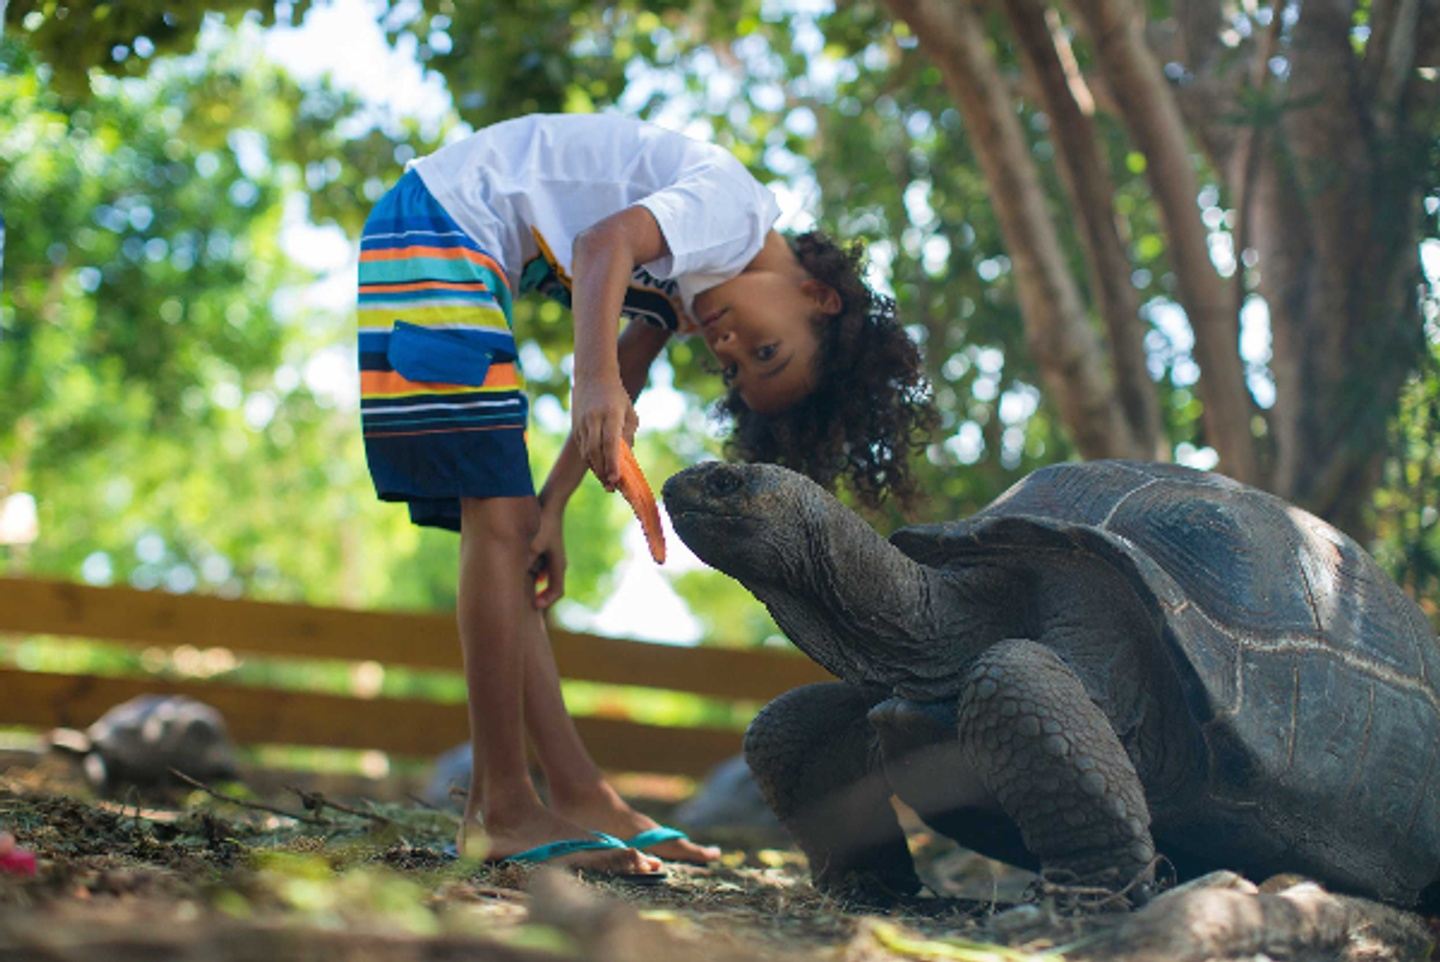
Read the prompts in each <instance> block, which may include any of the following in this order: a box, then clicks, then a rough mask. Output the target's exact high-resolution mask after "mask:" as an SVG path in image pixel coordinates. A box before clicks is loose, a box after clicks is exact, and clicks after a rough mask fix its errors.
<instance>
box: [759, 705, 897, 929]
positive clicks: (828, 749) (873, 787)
mask: <svg viewBox="0 0 1440 962" xmlns="http://www.w3.org/2000/svg"><path fill="white" fill-rule="evenodd" d="M880 697H883V695H878V694H876V693H873V692H872V693H868V694H867V693H866V692H865V691H864V690H862V689H860V688H858V687H856V686H854V685H849V684H846V683H844V682H826V683H821V684H816V685H806V686H804V687H802V688H796V689H794V690H793V691H789V692H786V693H785V694H783V695H781V696H780V697H779V698H777V699H775V700H774V701H772V702H771V703H770V704H769V705H767V706H765V708H764V709H763V710H762V711H761V712H760V714H758V715H757V716H755V720H754V721H752V722H751V723H750V728H749V730H748V731H747V732H746V733H745V760H746V762H748V763H749V765H750V768H751V770H752V771H753V772H754V773H755V778H756V781H757V782H758V784H759V786H760V791H761V793H762V794H763V795H764V796H765V801H766V802H767V803H769V805H770V807H771V808H772V809H773V810H774V811H775V814H776V815H777V816H779V818H780V821H781V822H782V823H783V824H784V826H785V828H786V829H788V830H789V832H790V834H791V835H792V836H794V838H795V841H796V843H797V844H798V845H799V846H800V850H801V851H802V852H804V853H805V856H806V858H808V859H809V860H810V874H811V877H812V879H813V880H814V883H815V887H816V888H818V889H820V890H821V891H823V892H826V893H828V894H830V895H834V896H836V897H838V898H841V899H844V900H846V901H858V902H864V903H869V904H888V903H891V902H893V901H895V900H896V899H897V898H898V897H902V896H907V895H913V894H915V893H916V892H917V891H918V890H919V888H920V879H919V878H918V877H917V876H916V874H915V866H914V863H913V862H912V860H911V858H910V849H909V847H908V846H907V845H906V844H905V833H904V831H903V830H902V829H901V828H900V822H899V820H898V819H897V818H896V815H895V809H894V808H893V807H892V806H891V804H890V795H891V789H890V786H889V784H887V783H886V781H885V778H884V776H883V774H882V772H881V769H880V764H879V759H878V752H877V751H876V750H875V745H874V740H875V734H874V731H873V730H872V729H871V727H870V723H869V721H867V719H866V714H867V713H868V712H869V711H870V708H871V707H872V706H873V705H874V704H875V702H876V701H877V700H878V699H879V698H880Z"/></svg>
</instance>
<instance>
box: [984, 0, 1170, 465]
mask: <svg viewBox="0 0 1440 962" xmlns="http://www.w3.org/2000/svg"><path fill="white" fill-rule="evenodd" d="M1004 7H1005V13H1006V16H1007V17H1008V18H1009V20H1010V25H1011V28H1012V29H1013V30H1014V32H1015V36H1016V39H1017V40H1018V41H1019V50H1020V54H1021V57H1022V59H1023V61H1024V64H1025V69H1026V72H1027V73H1029V74H1030V76H1031V78H1032V80H1033V82H1034V84H1035V86H1036V87H1037V89H1038V91H1039V95H1040V101H1041V104H1042V106H1043V107H1044V110H1045V113H1046V115H1047V116H1048V117H1049V118H1050V131H1051V137H1052V138H1053V139H1054V140H1055V146H1056V150H1055V155H1056V161H1057V164H1058V167H1059V170H1060V175H1061V179H1062V181H1063V182H1064V184H1065V190H1066V192H1067V193H1068V194H1069V196H1070V200H1071V203H1072V204H1073V205H1074V208H1075V212H1076V214H1077V215H1078V219H1079V228H1080V236H1081V241H1082V243H1081V247H1082V249H1083V250H1084V253H1085V260H1086V264H1087V266H1088V267H1089V271H1090V284H1091V289H1092V292H1093V296H1094V298H1095V303H1096V307H1097V309H1098V310H1099V313H1100V316H1101V318H1102V319H1103V321H1104V323H1105V328H1106V331H1107V332H1108V334H1109V339H1110V357H1111V361H1112V368H1113V371H1114V375H1115V383H1116V390H1117V393H1118V394H1119V397H1120V405H1121V408H1122V410H1123V412H1124V414H1125V419H1126V421H1127V422H1128V423H1129V425H1130V430H1131V432H1132V433H1133V434H1134V435H1135V438H1136V442H1137V443H1138V444H1139V446H1140V447H1141V448H1142V449H1143V450H1144V451H1145V452H1146V457H1149V458H1155V459H1157V460H1162V461H1164V460H1169V452H1168V450H1167V443H1166V438H1165V434H1164V429H1163V426H1162V424H1161V419H1160V402H1159V399H1158V397H1157V395H1156V391H1155V384H1154V382H1153V381H1151V380H1150V372H1149V368H1148V367H1147V365H1146V363H1145V343H1144V342H1145V324H1144V323H1143V322H1142V321H1141V319H1140V300H1139V297H1138V296H1137V295H1136V293H1135V286H1134V285H1133V284H1132V283H1131V282H1130V275H1131V272H1132V269H1133V268H1132V265H1131V263H1130V259H1129V257H1128V256H1127V254H1126V249H1125V242H1124V240H1123V239H1122V237H1121V231H1120V225H1119V218H1118V215H1117V214H1116V212H1115V204H1114V200H1115V186H1114V184H1113V182H1112V181H1111V179H1110V173H1109V171H1108V169H1107V167H1106V163H1105V158H1104V156H1103V154H1102V152H1101V149H1100V144H1099V140H1098V138H1097V137H1096V135H1095V125H1094V124H1093V123H1092V121H1091V120H1090V117H1089V116H1088V115H1089V114H1090V113H1091V112H1092V111H1093V101H1091V100H1090V99H1089V90H1088V88H1087V87H1086V86H1085V85H1084V80H1083V78H1082V77H1080V74H1079V68H1078V65H1076V62H1075V56H1074V54H1073V52H1072V51H1071V50H1070V44H1069V42H1068V40H1067V39H1066V38H1065V36H1064V33H1063V31H1062V29H1061V27H1060V23H1059V19H1058V17H1057V16H1056V15H1055V12H1054V10H1052V9H1049V8H1047V5H1046V3H1045V2H1044V0H1005V3H1004ZM1082 97H1084V98H1085V100H1084V101H1082V100H1081V99H1080V98H1082ZM1087 105H1088V106H1089V107H1090V109H1089V110H1087V109H1086V107H1087Z"/></svg>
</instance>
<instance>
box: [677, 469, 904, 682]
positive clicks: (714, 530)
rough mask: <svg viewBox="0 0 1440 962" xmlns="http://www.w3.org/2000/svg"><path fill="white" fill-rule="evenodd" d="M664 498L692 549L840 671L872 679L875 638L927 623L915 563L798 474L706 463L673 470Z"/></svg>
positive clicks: (815, 654)
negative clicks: (923, 618)
mask: <svg viewBox="0 0 1440 962" xmlns="http://www.w3.org/2000/svg"><path fill="white" fill-rule="evenodd" d="M663 495H664V498H665V509H666V511H667V512H668V513H669V515H670V521H671V523H672V524H673V525H674V527H675V532H676V533H677V534H678V535H679V536H680V538H681V540H683V541H684V542H685V543H686V544H687V545H689V546H690V550H692V551H694V552H695V554H696V555H698V556H699V557H700V559H701V560H702V561H704V562H705V563H707V564H709V565H711V566H712V567H714V568H717V569H719V570H720V571H723V572H724V573H725V574H728V575H729V576H730V577H732V578H734V579H735V580H737V581H739V582H740V583H741V584H743V585H744V586H745V587H746V588H748V589H749V590H750V592H751V593H752V594H754V595H755V597H756V598H758V599H759V600H760V601H761V602H762V603H763V604H764V605H765V607H766V608H768V609H769V610H770V614H771V615H772V616H773V617H774V618H775V622H776V624H778V625H779V626H780V629H781V630H782V631H784V632H785V634H786V635H787V636H788V637H789V638H790V640H791V641H792V642H794V643H795V645H796V646H797V647H799V648H800V649H801V650H802V651H804V652H805V653H806V654H808V655H810V657H811V658H813V659H815V660H816V661H817V662H819V663H820V664H821V665H823V666H824V667H825V668H827V669H829V670H830V671H832V672H834V673H835V674H836V675H838V676H840V677H842V678H845V679H847V680H852V681H857V682H861V681H873V680H876V678H878V677H879V676H878V675H877V674H876V670H875V669H874V667H873V666H872V665H871V664H870V661H871V659H870V658H869V657H868V656H867V655H866V653H865V651H864V650H863V649H864V648H865V647H866V646H867V645H869V644H871V643H872V642H874V641H875V640H876V638H877V637H878V636H880V635H891V636H898V637H905V638H908V637H910V636H912V635H913V634H915V633H916V632H917V631H923V630H924V626H923V625H921V624H920V621H921V619H917V618H916V612H917V611H920V612H923V611H925V610H928V609H927V608H926V607H925V606H924V605H923V604H922V601H923V595H924V592H925V591H926V585H924V584H923V583H922V582H923V581H924V580H925V577H926V576H925V575H924V573H923V572H922V571H921V570H920V566H919V565H917V564H915V563H914V562H913V561H911V560H910V559H909V558H906V557H905V556H904V555H903V554H901V552H900V551H899V550H897V549H896V548H894V547H893V546H892V545H891V544H890V543H889V542H888V541H886V540H885V539H884V538H882V537H881V536H880V535H879V534H878V533H876V531H875V530H874V529H873V528H871V527H870V526H869V525H868V524H866V523H865V520H864V519H863V518H861V517H860V516H859V515H858V514H856V513H855V512H853V511H851V510H850V509H849V508H846V507H845V506H844V505H843V504H841V503H840V502H839V501H838V500H836V499H835V497H834V496H833V495H831V494H830V493H829V492H828V491H826V490H825V489H824V488H822V487H820V486H819V485H818V484H816V483H815V482H813V481H811V480H810V479H809V478H807V477H805V476H804V475H802V474H797V473H796V472H794V471H791V470H788V469H786V468H782V467H778V466H776V465H770V464H722V463H718V462H707V463H705V464H699V465H696V466H694V467H692V468H687V469H686V470H684V471H681V472H680V473H679V474H677V475H675V476H674V477H672V478H671V479H670V480H669V481H667V482H666V483H665V487H664V490H663ZM927 637H928V636H927Z"/></svg>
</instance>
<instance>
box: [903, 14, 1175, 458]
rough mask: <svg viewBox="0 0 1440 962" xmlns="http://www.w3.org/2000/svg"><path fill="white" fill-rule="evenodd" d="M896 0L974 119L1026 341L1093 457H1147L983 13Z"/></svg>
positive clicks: (970, 123) (969, 124)
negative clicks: (1073, 269) (1124, 410)
mask: <svg viewBox="0 0 1440 962" xmlns="http://www.w3.org/2000/svg"><path fill="white" fill-rule="evenodd" d="M888 2H889V4H890V7H891V9H892V10H893V11H894V13H895V15H896V16H898V17H900V18H901V19H903V20H905V21H906V22H907V23H908V24H909V25H910V28H911V30H912V31H913V32H914V34H915V36H916V37H917V38H919V41H920V46H921V48H922V49H923V50H924V51H925V52H926V53H927V54H928V55H929V57H930V58H931V59H932V60H933V61H934V62H935V64H936V66H938V67H939V69H940V74H941V76H942V77H943V78H944V81H945V86H946V89H948V90H949V91H950V94H951V96H953V97H954V98H955V101H956V103H957V105H958V106H959V107H960V111H961V114H962V116H963V117H964V118H965V125H966V128H967V130H968V132H969V134H970V136H971V139H972V143H973V145H974V147H975V152H976V155H977V156H978V157H979V159H980V165H981V167H982V169H983V171H984V173H985V177H986V179H987V180H988V181H989V183H990V185H991V188H992V195H991V196H992V197H993V199H994V204H995V214H996V219H997V220H998V221H999V223H1000V228H1001V230H1002V231H1003V233H1004V235H1005V242H1006V247H1007V252H1008V253H1009V255H1010V259H1011V263H1012V264H1013V267H1014V271H1015V284H1016V290H1017V293H1018V295H1019V298H1020V308H1021V312H1022V315H1023V317H1024V322H1025V335H1026V341H1027V343H1028V344H1029V347H1030V350H1031V353H1032V355H1033V356H1034V358H1035V361H1036V364H1037V365H1038V366H1039V368H1040V372H1041V377H1042V379H1043V380H1044V382H1045V387H1046V390H1047V392H1048V393H1049V395H1050V398H1051V400H1052V402H1053V404H1054V406H1055V410H1056V413H1057V414H1058V416H1059V417H1060V418H1061V420H1062V421H1063V423H1064V424H1065V426H1066V428H1067V429H1068V431H1069V433H1070V436H1071V438H1072V439H1073V440H1074V441H1075V446H1076V448H1077V449H1078V450H1079V451H1080V453H1081V454H1082V455H1083V456H1084V457H1087V458H1099V457H1143V456H1145V454H1146V453H1147V452H1146V451H1144V449H1143V448H1142V446H1141V444H1140V443H1139V442H1138V441H1137V440H1136V438H1135V436H1134V434H1133V432H1132V431H1131V429H1130V426H1129V424H1127V423H1126V421H1125V419H1124V418H1123V417H1122V416H1121V406H1120V404H1119V400H1118V398H1117V396H1116V392H1115V388H1114V385H1113V384H1112V382H1111V381H1110V378H1109V377H1108V374H1107V372H1106V370H1105V364H1104V359H1103V354H1102V352H1101V349H1100V345H1099V343H1098V342H1097V339H1096V337H1095V333H1094V331H1093V330H1092V329H1091V327H1090V324H1089V320H1088V318H1087V317H1086V314H1085V309H1084V305H1083V303H1082V300H1081V297H1080V292H1079V290H1078V288H1077V286H1076V284H1075V280H1074V278H1073V277H1072V276H1071V274H1070V271H1069V267H1068V266H1067V264H1066V263H1065V257H1064V254H1063V252H1062V249H1061V245H1060V240H1059V237H1058V235H1057V233H1056V229H1055V224H1054V222H1053V220H1052V219H1051V217H1050V214H1049V211H1048V209H1047V205H1046V197H1045V193H1044V189H1043V188H1042V187H1041V184H1040V177H1039V174H1038V172H1037V171H1036V169H1035V163H1034V160H1033V159H1032V158H1031V156H1030V149H1029V145H1028V144H1027V143H1026V140H1025V135H1024V132H1023V131H1022V130H1021V129H1020V123H1019V121H1018V120H1017V118H1016V114H1015V109H1014V104H1013V103H1012V101H1011V99H1010V96H1009V93H1008V87H1007V84H1006V83H1005V81H1004V78H1003V77H1002V76H1001V74H1000V71H999V68H998V67H997V65H996V63H995V60H994V57H993V56H992V55H991V53H990V51H989V49H988V48H987V46H986V37H985V32H984V29H983V27H982V26H981V24H980V23H979V21H978V19H977V18H976V15H975V13H974V11H973V10H971V9H970V7H969V5H968V4H967V3H964V2H949V0H888Z"/></svg>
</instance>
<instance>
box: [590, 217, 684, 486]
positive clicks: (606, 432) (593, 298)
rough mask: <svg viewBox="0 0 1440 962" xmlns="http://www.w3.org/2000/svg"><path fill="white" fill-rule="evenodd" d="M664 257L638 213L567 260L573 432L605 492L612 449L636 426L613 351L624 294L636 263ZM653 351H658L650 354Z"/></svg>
mask: <svg viewBox="0 0 1440 962" xmlns="http://www.w3.org/2000/svg"><path fill="white" fill-rule="evenodd" d="M669 252H670V249H669V246H668V245H667V244H666V243H665V235H664V234H662V233H661V232H660V226H659V225H658V224H657V223H656V222H655V217H654V215H653V214H651V213H650V212H649V211H648V210H646V209H645V208H643V207H627V208H626V209H625V210H622V211H620V212H619V213H616V214H612V215H611V216H609V217H607V218H605V219H604V220H602V221H599V222H598V223H596V224H595V225H593V226H592V227H589V228H587V229H585V230H584V231H581V232H580V234H579V235H577V236H576V238H575V244H574V249H573V254H572V258H571V260H572V264H571V272H572V275H573V277H574V280H573V286H572V288H571V297H572V306H573V310H574V315H575V373H574V386H573V387H572V388H571V403H570V433H571V436H572V437H573V438H574V440H575V443H576V445H577V447H578V449H579V455H580V457H581V460H582V462H583V464H584V465H586V466H588V467H589V468H590V469H591V470H593V471H594V472H595V475H596V476H597V477H598V478H599V479H600V481H601V482H602V483H603V484H604V485H605V486H606V487H607V488H611V487H614V485H615V483H616V482H617V481H619V479H620V466H619V464H618V463H617V461H616V459H615V442H616V440H617V439H618V438H621V437H624V438H626V439H627V440H629V439H630V438H632V437H633V436H634V434H635V424H636V421H635V409H634V407H633V406H632V405H631V403H630V396H629V395H628V394H627V393H626V389H625V388H626V385H625V383H624V381H623V380H622V377H621V370H620V359H619V356H618V353H619V352H617V350H616V331H617V329H618V327H619V323H620V309H621V306H622V305H623V304H624V300H625V288H626V287H627V286H628V285H629V283H630V277H631V274H632V273H633V272H634V270H635V266H636V265H637V264H647V263H649V262H650V261H654V260H658V259H659V258H661V257H664V256H665V255H667V254H669ZM637 336H638V335H637ZM658 351H659V347H658V346H656V347H655V349H654V352H655V353H658ZM653 358H654V353H651V355H650V357H649V358H646V359H645V367H646V368H647V369H648V367H649V361H650V360H651V359H653ZM641 383H643V378H642V381H641ZM637 390H638V388H637ZM577 483H578V482H577Z"/></svg>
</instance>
